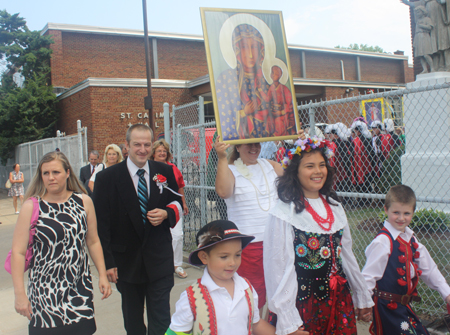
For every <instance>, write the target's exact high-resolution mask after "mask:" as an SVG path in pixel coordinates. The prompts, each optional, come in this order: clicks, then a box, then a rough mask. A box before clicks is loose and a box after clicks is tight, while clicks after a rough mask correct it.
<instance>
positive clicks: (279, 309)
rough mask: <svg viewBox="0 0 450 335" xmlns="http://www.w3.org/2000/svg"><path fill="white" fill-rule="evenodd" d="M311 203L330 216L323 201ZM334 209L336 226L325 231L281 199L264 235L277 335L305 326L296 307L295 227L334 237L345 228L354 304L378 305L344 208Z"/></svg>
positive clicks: (344, 244) (345, 266)
mask: <svg viewBox="0 0 450 335" xmlns="http://www.w3.org/2000/svg"><path fill="white" fill-rule="evenodd" d="M308 201H309V203H310V205H311V206H312V207H313V208H314V210H315V211H316V212H317V213H318V214H319V215H320V216H321V217H326V215H327V214H326V209H325V206H324V205H323V203H322V200H321V199H320V198H318V199H308ZM331 201H332V202H333V203H336V202H334V201H333V200H331ZM330 207H331V209H332V211H333V214H334V223H333V226H332V228H331V230H330V231H325V230H323V229H322V228H321V227H320V226H319V225H318V224H317V223H316V222H315V221H314V219H313V217H312V216H311V214H309V213H308V212H307V211H306V210H304V211H302V212H301V213H300V214H297V213H296V212H295V207H294V204H293V203H290V204H286V203H284V202H282V201H281V200H278V202H277V204H276V207H275V208H274V209H273V210H272V211H271V213H270V218H269V222H268V224H267V227H266V232H265V234H264V276H265V279H266V290H267V300H268V304H269V309H270V310H271V311H273V312H274V313H276V314H277V318H278V319H277V332H276V333H277V335H286V334H289V333H292V332H294V331H296V330H297V329H298V328H299V327H301V326H302V325H303V320H302V319H301V317H300V314H299V312H298V310H297V308H296V299H297V290H298V283H297V274H296V271H295V265H294V262H295V251H294V238H295V233H294V229H293V227H295V228H296V229H300V230H302V231H305V232H310V233H319V234H333V233H335V232H337V231H338V230H340V229H344V232H343V235H342V240H341V243H342V251H341V257H342V267H343V270H344V273H345V275H346V276H347V280H348V283H349V284H350V288H351V290H352V292H353V303H354V305H355V307H356V308H368V307H372V306H373V305H374V303H373V301H372V297H371V295H370V294H369V291H368V289H367V285H366V282H365V280H364V277H363V276H362V275H361V272H360V269H359V266H358V263H357V262H356V258H355V256H354V254H353V251H352V237H351V234H350V229H349V227H348V222H347V216H346V215H345V212H344V209H343V208H342V206H341V204H337V206H333V205H331V206H330Z"/></svg>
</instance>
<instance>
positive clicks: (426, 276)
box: [362, 221, 450, 299]
mask: <svg viewBox="0 0 450 335" xmlns="http://www.w3.org/2000/svg"><path fill="white" fill-rule="evenodd" d="M384 227H385V228H386V229H387V230H388V231H389V232H390V233H391V235H392V237H393V238H394V240H396V239H397V237H401V238H402V239H403V240H404V241H406V242H408V243H409V241H410V240H411V237H413V235H414V232H413V231H412V230H411V229H410V228H409V227H406V229H405V232H404V233H402V232H401V231H400V230H397V229H395V228H394V227H393V226H392V225H391V224H390V223H389V222H388V221H385V222H384ZM416 241H417V238H416ZM417 244H418V245H419V247H418V248H417V251H418V252H419V253H420V256H419V258H416V259H415V262H417V264H418V266H419V267H418V270H422V275H421V276H420V278H421V279H423V281H424V282H425V284H427V285H428V287H429V288H431V289H433V290H436V291H438V292H439V293H440V295H441V296H442V298H443V299H445V298H446V297H447V296H449V295H450V287H449V286H448V284H447V282H446V280H445V278H444V276H443V275H442V273H441V272H440V271H439V269H438V267H437V265H436V263H435V262H434V261H433V259H432V258H431V256H430V254H429V252H428V250H427V248H425V246H424V245H423V244H421V243H419V241H417ZM390 252H391V242H390V240H389V237H387V236H386V235H384V234H380V235H378V236H377V237H376V238H375V239H374V240H373V241H372V242H371V243H370V244H369V246H368V247H367V248H366V259H367V260H366V265H364V268H363V270H362V274H363V276H364V278H365V279H366V282H367V286H368V288H369V290H370V293H371V294H372V291H373V289H374V288H375V286H376V283H377V281H378V280H380V279H381V278H382V277H383V275H384V271H385V270H386V266H387V263H388V261H389V254H390ZM414 276H415V273H414V269H413V267H412V266H411V278H414ZM393 293H395V292H393Z"/></svg>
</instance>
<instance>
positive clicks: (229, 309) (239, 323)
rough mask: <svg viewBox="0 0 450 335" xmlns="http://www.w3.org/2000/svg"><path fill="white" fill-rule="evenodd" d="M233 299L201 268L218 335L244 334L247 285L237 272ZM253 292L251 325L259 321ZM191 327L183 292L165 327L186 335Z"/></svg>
mask: <svg viewBox="0 0 450 335" xmlns="http://www.w3.org/2000/svg"><path fill="white" fill-rule="evenodd" d="M233 280H234V296H233V297H231V296H230V294H229V293H228V291H227V289H226V288H224V287H220V286H218V285H217V284H216V283H215V282H214V281H213V280H212V278H211V276H210V275H209V273H208V269H207V268H205V271H204V272H203V276H202V280H201V283H202V284H203V285H205V286H206V288H207V289H208V291H209V294H210V295H211V298H212V300H213V302H214V310H215V312H216V320H217V330H218V335H229V334H233V335H238V334H247V333H248V313H249V308H248V303H247V299H246V298H245V290H246V289H247V288H248V284H247V282H246V281H245V280H244V279H243V278H242V277H241V276H239V275H238V274H237V273H235V274H234V275H233ZM252 291H253V306H255V309H254V311H253V323H254V324H255V323H257V322H259V320H260V318H259V311H258V294H257V293H256V291H255V289H254V288H253V287H252ZM193 325H194V316H193V315H192V311H191V307H190V305H189V299H188V296H187V293H186V291H183V293H181V296H180V300H178V302H177V304H176V307H175V313H174V314H173V315H172V320H171V323H170V326H169V328H170V329H171V330H173V331H174V332H186V333H188V332H190V331H191V330H192V327H193Z"/></svg>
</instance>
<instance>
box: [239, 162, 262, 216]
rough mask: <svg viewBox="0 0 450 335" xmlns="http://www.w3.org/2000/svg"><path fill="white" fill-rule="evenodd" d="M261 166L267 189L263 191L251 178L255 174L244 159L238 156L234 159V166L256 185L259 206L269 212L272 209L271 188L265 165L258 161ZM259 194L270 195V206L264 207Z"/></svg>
mask: <svg viewBox="0 0 450 335" xmlns="http://www.w3.org/2000/svg"><path fill="white" fill-rule="evenodd" d="M257 163H258V165H259V167H260V168H261V171H262V174H263V176H264V180H265V182H266V191H265V192H264V193H263V192H262V191H261V190H260V189H259V188H258V187H257V186H256V185H255V184H254V183H253V181H252V180H251V178H252V177H253V174H252V173H251V172H250V171H249V170H248V167H247V165H245V164H244V162H243V161H242V159H240V158H238V159H236V160H235V161H234V166H235V167H236V169H237V170H238V172H239V173H240V174H242V176H243V177H244V178H245V179H247V180H248V181H249V182H250V183H251V184H252V185H253V187H254V189H255V193H256V201H257V202H258V206H259V208H261V210H263V211H264V212H267V211H268V210H269V209H270V188H269V182H268V181H267V176H266V173H265V172H264V169H263V167H262V166H261V164H260V163H259V162H257ZM258 193H259V194H261V195H268V196H269V207H268V208H267V209H266V208H263V207H262V206H261V203H260V202H259V195H258Z"/></svg>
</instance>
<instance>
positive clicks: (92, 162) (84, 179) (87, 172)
mask: <svg viewBox="0 0 450 335" xmlns="http://www.w3.org/2000/svg"><path fill="white" fill-rule="evenodd" d="M99 157H100V155H99V154H98V151H97V150H92V151H91V153H90V154H89V164H88V165H86V166H83V167H82V168H81V169H80V181H81V183H82V184H83V185H84V187H85V188H86V190H87V191H88V194H89V196H90V197H92V192H91V190H90V188H89V187H88V184H89V179H91V176H92V174H93V173H94V170H95V168H96V167H97V164H98V159H99Z"/></svg>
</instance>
